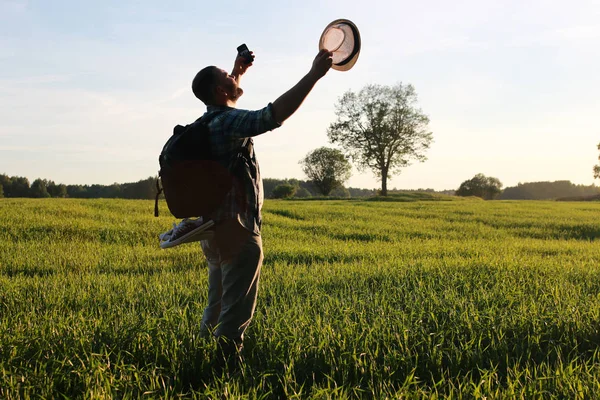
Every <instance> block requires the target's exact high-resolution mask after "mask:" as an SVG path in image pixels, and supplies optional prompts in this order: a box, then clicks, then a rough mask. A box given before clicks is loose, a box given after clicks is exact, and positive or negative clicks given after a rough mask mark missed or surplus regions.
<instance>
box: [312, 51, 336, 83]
mask: <svg viewBox="0 0 600 400" xmlns="http://www.w3.org/2000/svg"><path fill="white" fill-rule="evenodd" d="M332 57H333V53H332V52H330V51H328V50H321V51H319V53H318V54H317V56H316V57H315V59H314V61H313V64H312V68H311V69H310V75H312V76H313V77H314V78H315V79H316V80H318V79H321V78H322V77H324V76H325V74H326V73H327V71H329V69H330V68H331V65H332V64H333V58H332Z"/></svg>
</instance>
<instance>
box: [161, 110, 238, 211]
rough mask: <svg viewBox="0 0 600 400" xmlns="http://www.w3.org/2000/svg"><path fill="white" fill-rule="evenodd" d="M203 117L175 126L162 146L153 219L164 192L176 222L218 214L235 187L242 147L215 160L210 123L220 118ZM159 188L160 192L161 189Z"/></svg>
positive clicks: (213, 115)
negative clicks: (212, 150)
mask: <svg viewBox="0 0 600 400" xmlns="http://www.w3.org/2000/svg"><path fill="white" fill-rule="evenodd" d="M219 114H220V113H215V114H212V115H209V116H208V117H202V118H199V119H198V120H196V121H195V122H194V123H192V124H190V125H186V126H182V125H177V126H176V127H175V128H174V129H173V135H172V136H171V137H170V138H169V140H167V142H166V143H165V145H164V147H163V149H162V151H161V153H160V156H159V158H158V162H159V164H160V171H159V177H158V179H157V181H156V187H157V192H158V193H157V195H156V201H155V205H154V216H156V217H157V216H158V199H159V196H160V194H161V192H164V196H165V200H166V201H167V206H168V207H169V211H171V214H173V215H174V216H175V217H176V218H191V217H204V218H208V217H209V216H210V214H212V213H213V212H214V211H216V210H217V208H218V207H219V206H220V205H221V204H222V203H223V200H224V199H225V196H226V195H227V193H229V191H230V190H231V188H232V187H233V185H234V184H235V178H234V173H233V172H232V171H233V169H234V168H235V165H237V160H238V159H239V158H240V157H243V156H244V154H243V151H242V150H243V149H244V148H245V147H246V146H245V145H246V143H247V141H246V142H244V146H242V148H241V149H240V151H239V152H238V153H237V154H234V155H233V157H232V156H228V157H225V158H223V157H215V156H213V155H212V154H211V152H210V145H209V143H210V142H209V135H210V132H209V129H208V124H209V122H210V121H211V120H212V119H213V118H214V117H216V116H217V115H219ZM161 184H162V188H161Z"/></svg>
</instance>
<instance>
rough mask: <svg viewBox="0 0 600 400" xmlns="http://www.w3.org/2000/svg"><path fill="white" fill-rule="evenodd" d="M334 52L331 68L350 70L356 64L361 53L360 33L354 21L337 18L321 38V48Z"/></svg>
mask: <svg viewBox="0 0 600 400" xmlns="http://www.w3.org/2000/svg"><path fill="white" fill-rule="evenodd" d="M322 49H326V50H329V51H331V52H333V65H332V66H331V68H333V69H335V70H338V71H348V70H349V69H350V68H352V67H353V66H354V64H355V63H356V60H358V55H359V53H360V33H359V32H358V28H357V27H356V25H354V23H353V22H352V21H349V20H347V19H336V20H335V21H333V22H331V23H330V24H329V25H327V27H326V28H325V30H324V31H323V33H322V34H321V39H320V40H319V50H322Z"/></svg>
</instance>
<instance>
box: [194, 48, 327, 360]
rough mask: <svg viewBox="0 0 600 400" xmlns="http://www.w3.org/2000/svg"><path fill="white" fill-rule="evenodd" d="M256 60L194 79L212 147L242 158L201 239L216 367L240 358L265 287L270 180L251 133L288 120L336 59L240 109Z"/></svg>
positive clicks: (321, 56) (322, 55) (205, 326)
mask: <svg viewBox="0 0 600 400" xmlns="http://www.w3.org/2000/svg"><path fill="white" fill-rule="evenodd" d="M251 65H252V63H249V64H245V62H244V58H243V57H241V56H238V57H237V58H236V60H235V63H234V68H233V71H232V72H231V74H228V73H227V72H226V71H224V70H222V69H219V68H217V67H214V66H211V67H206V68H204V69H202V70H201V71H200V72H198V74H197V75H196V77H195V78H194V80H193V82H192V91H193V92H194V94H195V95H196V97H197V98H198V99H200V100H201V101H202V102H204V104H206V106H207V111H206V113H205V114H204V116H203V117H204V118H210V122H209V123H208V127H209V131H210V146H211V151H212V153H213V154H215V155H217V156H220V157H222V158H223V159H233V160H235V159H236V155H237V154H238V153H239V152H240V150H242V151H241V153H242V154H243V157H242V158H241V159H240V160H238V161H239V163H238V164H236V165H234V167H233V168H232V171H233V173H234V176H235V180H236V183H237V184H236V185H234V187H233V188H232V190H231V191H230V193H229V194H228V195H227V197H226V199H225V201H224V203H223V204H222V206H221V207H220V208H219V209H218V210H217V211H216V212H215V214H214V215H212V216H211V217H212V219H213V220H214V221H215V223H216V226H215V236H214V238H213V239H210V240H203V241H202V242H201V245H202V250H203V252H204V254H205V256H206V259H207V261H208V285H209V287H208V306H207V307H206V309H205V310H204V314H203V317H202V326H201V332H202V333H203V334H205V335H206V334H208V333H209V332H212V333H213V334H214V335H215V336H216V337H217V338H218V348H219V352H220V355H218V360H217V367H218V368H219V369H220V368H223V367H224V366H225V365H227V367H228V368H234V367H235V366H236V365H238V364H239V361H240V358H239V351H240V350H241V346H242V341H243V338H244V332H245V330H246V328H247V327H248V325H249V323H250V321H251V319H252V316H253V314H254V309H255V306H256V298H257V293H258V281H259V277H260V270H261V265H262V260H263V249H262V241H261V236H260V228H261V222H262V221H261V207H262V203H263V186H262V179H261V177H260V170H259V166H258V162H257V160H256V157H255V154H254V148H253V141H252V137H254V136H257V135H260V134H262V133H265V132H267V131H270V130H273V129H276V128H278V127H279V126H281V124H282V123H283V122H284V121H285V120H287V119H288V118H289V117H290V116H291V115H292V114H293V113H294V112H295V111H296V110H297V109H298V108H299V107H300V105H301V104H302V102H303V101H304V99H305V98H306V96H307V95H308V94H309V92H310V91H311V90H312V88H313V87H314V85H315V84H316V83H317V81H318V80H319V79H321V78H322V77H323V76H325V74H326V73H327V71H328V70H329V69H330V68H331V65H332V53H331V52H328V51H326V50H322V51H320V52H319V53H318V54H317V56H316V57H315V59H314V61H313V63H312V67H311V68H310V71H309V72H308V73H307V74H306V75H305V76H304V77H303V78H302V79H301V80H300V81H299V82H298V83H297V84H296V85H295V86H294V87H292V88H291V89H290V90H288V91H287V92H285V93H284V94H283V95H281V96H280V97H279V98H278V99H277V100H275V101H274V102H273V103H270V104H269V105H267V106H266V107H265V108H263V109H260V110H256V111H247V110H239V109H236V108H235V105H236V102H237V100H238V99H239V98H240V96H241V95H242V94H243V93H244V91H243V90H242V88H241V87H240V78H241V77H242V75H244V73H245V72H246V71H247V69H248V68H249V67H250V66H251Z"/></svg>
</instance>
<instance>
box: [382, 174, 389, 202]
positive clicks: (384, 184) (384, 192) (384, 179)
mask: <svg viewBox="0 0 600 400" xmlns="http://www.w3.org/2000/svg"><path fill="white" fill-rule="evenodd" d="M387 177H388V170H387V168H384V169H382V170H381V195H382V196H387V194H388V193H387Z"/></svg>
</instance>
